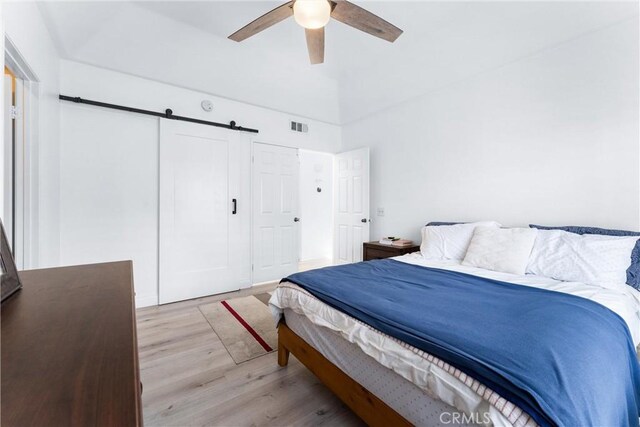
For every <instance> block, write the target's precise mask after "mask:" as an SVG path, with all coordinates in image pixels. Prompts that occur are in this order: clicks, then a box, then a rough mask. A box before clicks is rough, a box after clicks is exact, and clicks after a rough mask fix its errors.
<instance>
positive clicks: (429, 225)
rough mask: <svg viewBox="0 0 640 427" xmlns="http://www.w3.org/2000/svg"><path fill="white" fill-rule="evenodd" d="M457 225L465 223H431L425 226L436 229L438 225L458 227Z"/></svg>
mask: <svg viewBox="0 0 640 427" xmlns="http://www.w3.org/2000/svg"><path fill="white" fill-rule="evenodd" d="M458 224H466V222H440V221H432V222H430V223H428V224H427V227H437V226H440V225H458Z"/></svg>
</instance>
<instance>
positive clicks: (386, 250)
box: [362, 242, 420, 261]
mask: <svg viewBox="0 0 640 427" xmlns="http://www.w3.org/2000/svg"><path fill="white" fill-rule="evenodd" d="M419 250H420V245H413V246H407V247H403V248H401V247H398V246H392V245H382V244H380V243H378V242H366V243H363V248H362V259H363V261H371V260H372V259H383V258H391V257H394V256H400V255H404V254H410V253H411V252H418V251H419Z"/></svg>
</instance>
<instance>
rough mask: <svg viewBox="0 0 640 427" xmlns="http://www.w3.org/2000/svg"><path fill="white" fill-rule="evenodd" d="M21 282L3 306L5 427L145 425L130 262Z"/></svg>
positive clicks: (31, 275) (47, 272)
mask: <svg viewBox="0 0 640 427" xmlns="http://www.w3.org/2000/svg"><path fill="white" fill-rule="evenodd" d="M20 279H21V280H22V284H23V288H22V290H20V291H19V292H17V293H16V294H15V295H13V296H12V297H10V298H9V299H8V300H7V301H5V302H4V303H3V304H2V314H1V317H2V327H1V328H2V338H1V339H2V349H1V353H2V360H1V362H2V365H1V375H2V379H1V383H2V385H1V387H2V388H1V390H0V391H1V393H2V401H1V409H2V415H1V423H2V425H3V426H7V427H11V426H139V425H142V407H141V404H140V394H141V384H140V373H139V368H138V345H137V339H136V317H135V305H134V294H133V272H132V263H131V261H123V262H112V263H105V264H91V265H82V266H76V267H62V268H50V269H43V270H31V271H23V272H21V273H20Z"/></svg>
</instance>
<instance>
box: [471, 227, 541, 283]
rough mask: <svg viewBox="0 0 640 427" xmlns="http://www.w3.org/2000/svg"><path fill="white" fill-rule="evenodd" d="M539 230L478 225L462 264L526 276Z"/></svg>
mask: <svg viewBox="0 0 640 427" xmlns="http://www.w3.org/2000/svg"><path fill="white" fill-rule="evenodd" d="M537 231H538V230H536V229H533V228H491V227H478V228H476V230H475V232H474V233H473V238H472V239H471V243H469V249H467V254H466V255H465V257H464V260H463V261H462V265H469V266H471V267H478V268H484V269H486V270H493V271H502V272H504V273H512V274H520V275H523V274H524V273H525V272H526V270H527V263H528V262H529V255H531V249H533V244H534V243H535V240H536V233H537Z"/></svg>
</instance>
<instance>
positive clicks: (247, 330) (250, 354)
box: [198, 293, 278, 364]
mask: <svg viewBox="0 0 640 427" xmlns="http://www.w3.org/2000/svg"><path fill="white" fill-rule="evenodd" d="M270 297H271V295H269V294H268V293H265V294H257V295H251V296H248V297H241V298H233V299H228V300H223V301H218V302H214V303H210V304H204V305H201V306H200V307H198V308H199V309H200V311H201V312H202V314H203V315H204V317H205V318H206V319H207V321H208V322H209V324H210V325H211V327H212V328H213V330H214V331H215V333H216V334H217V335H218V337H219V338H220V341H222V344H223V345H224V347H225V348H226V349H227V351H228V352H229V355H230V356H231V358H232V359H233V361H234V362H236V364H240V363H242V362H246V361H247V360H251V359H255V358H256V357H259V356H263V355H265V354H268V353H271V352H272V351H274V350H275V349H276V348H277V346H278V334H277V331H276V325H275V323H274V320H273V317H272V316H271V312H270V311H269V307H268V305H267V303H268V301H269V298H270Z"/></svg>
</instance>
